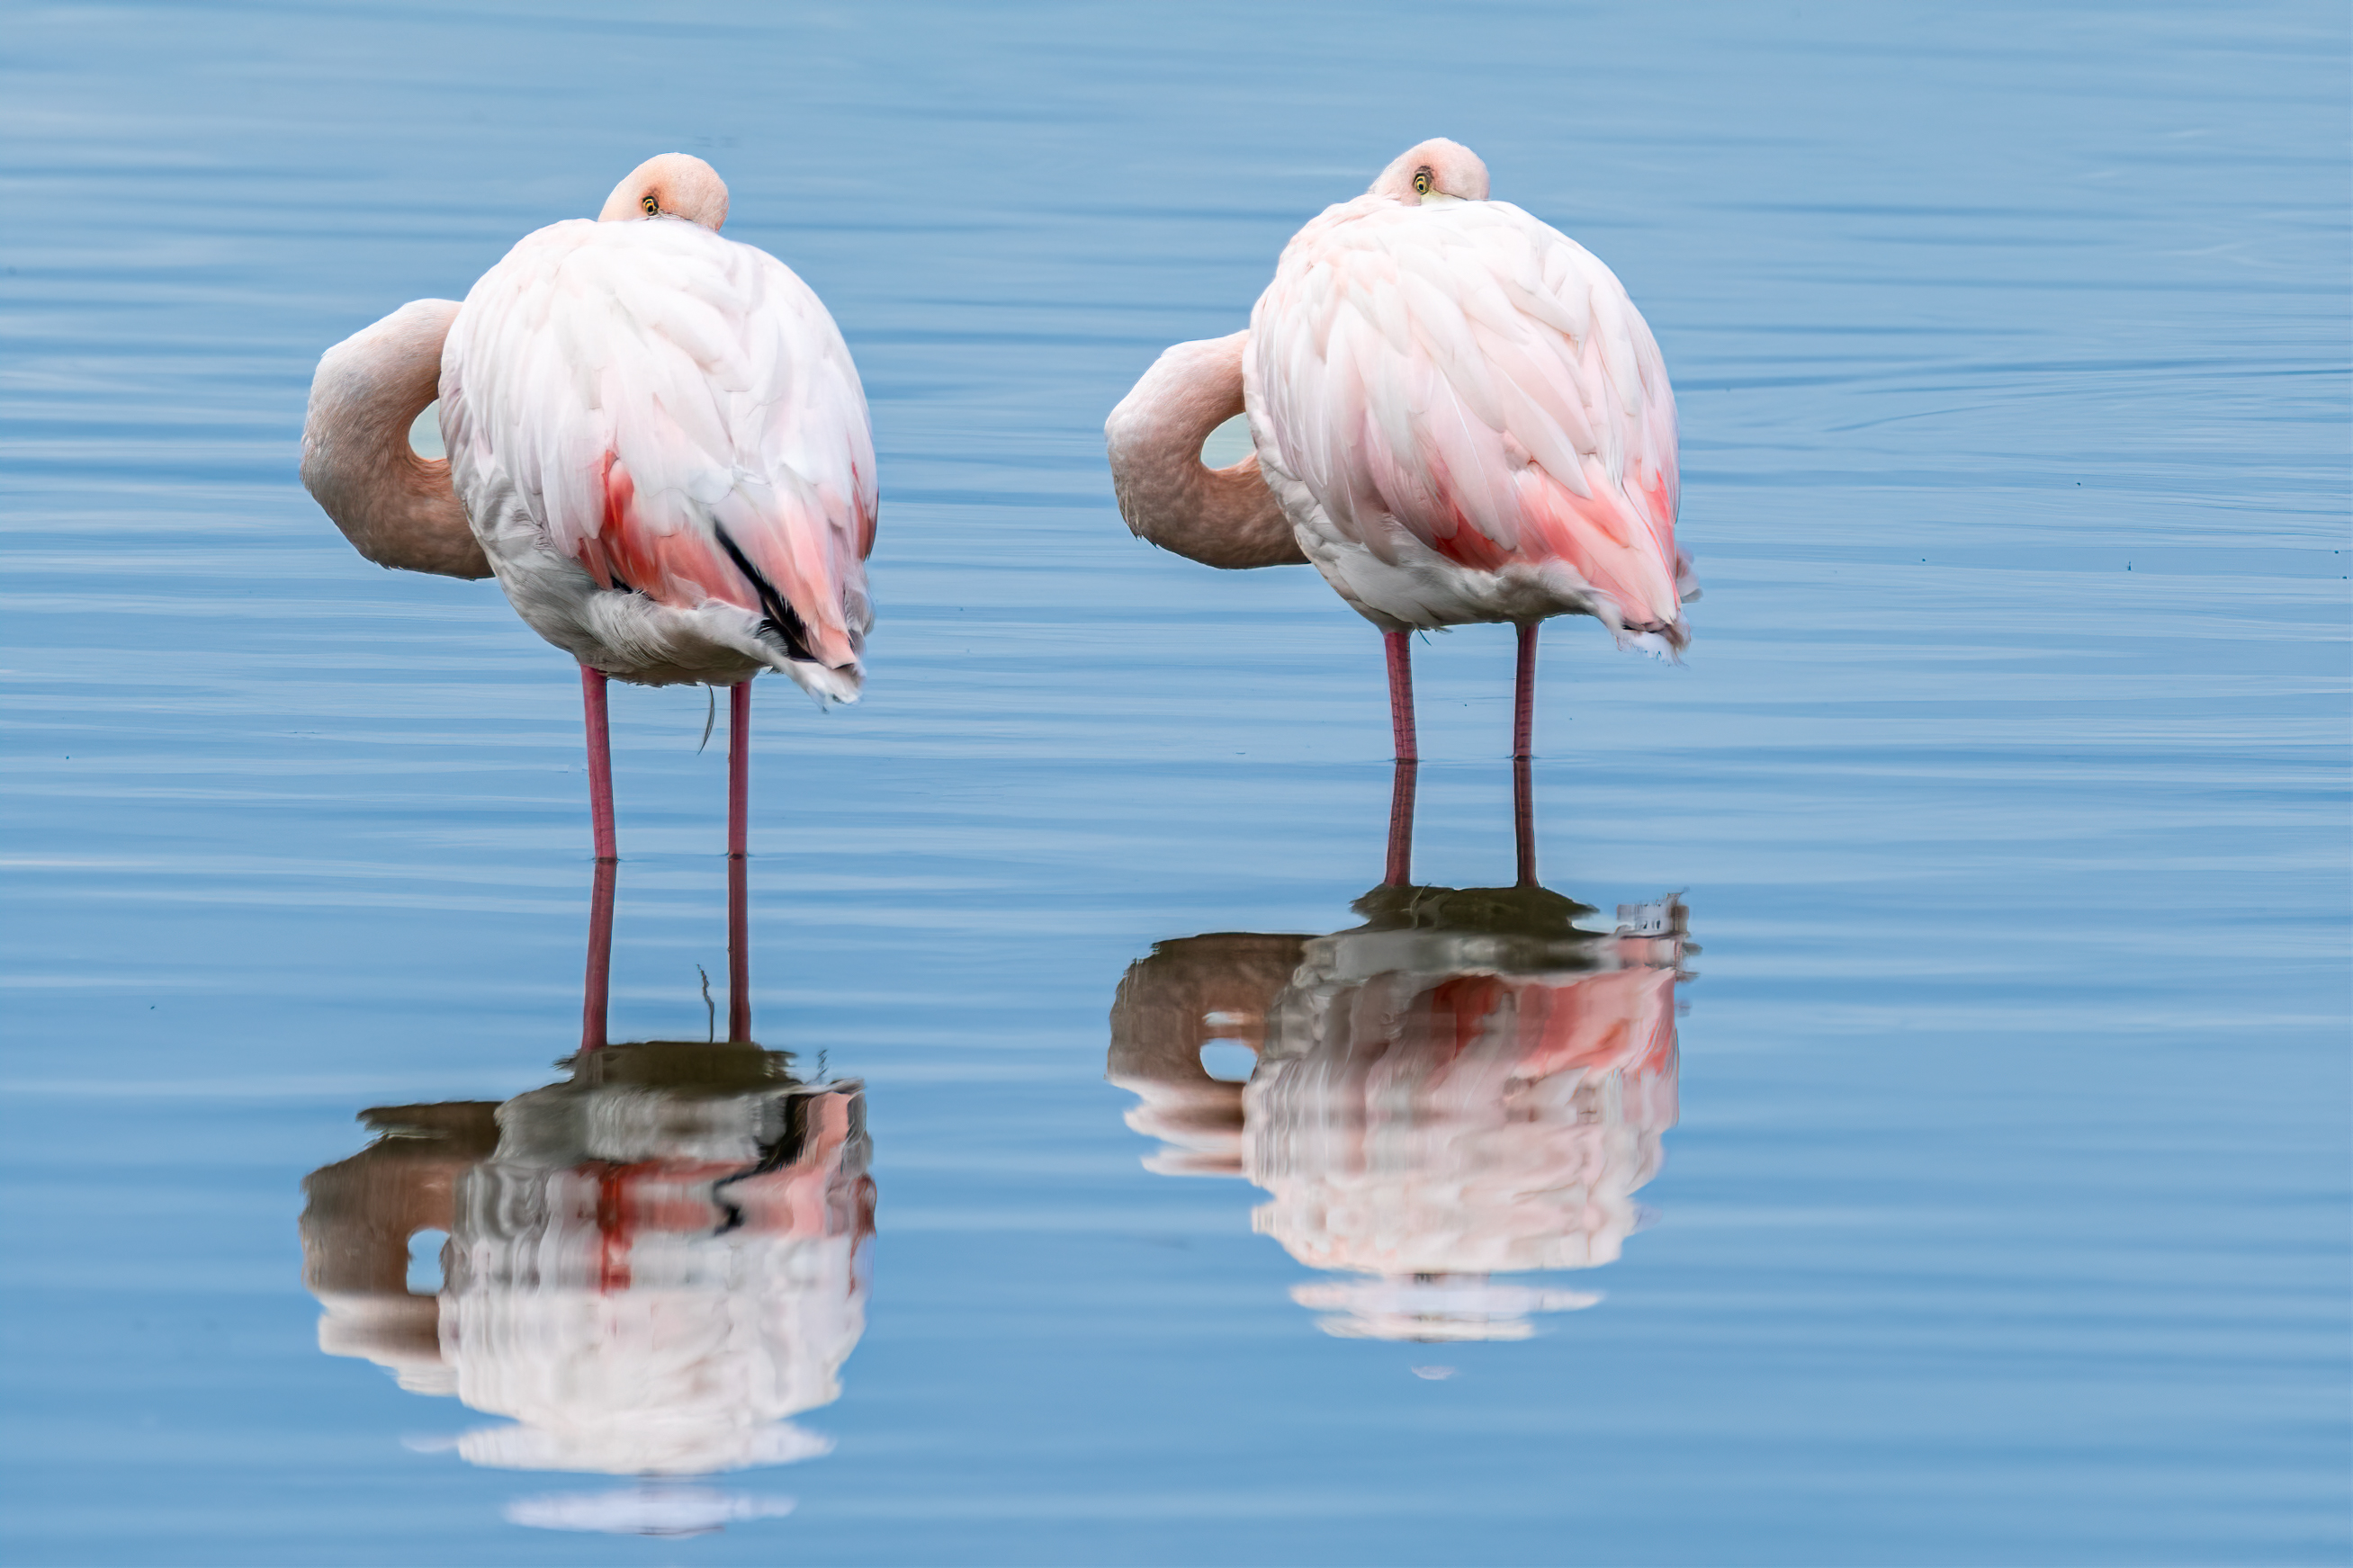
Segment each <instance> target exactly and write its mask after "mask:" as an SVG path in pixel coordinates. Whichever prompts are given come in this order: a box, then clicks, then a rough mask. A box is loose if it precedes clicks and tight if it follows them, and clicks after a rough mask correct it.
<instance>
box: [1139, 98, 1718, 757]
mask: <svg viewBox="0 0 2353 1568" xmlns="http://www.w3.org/2000/svg"><path fill="white" fill-rule="evenodd" d="M1244 412H1247V413H1248V414H1249V416H1250V439H1251V441H1252V443H1253V444H1254V445H1255V446H1256V447H1257V450H1256V452H1255V453H1254V454H1253V455H1252V456H1250V457H1249V458H1244V459H1243V460H1242V461H1240V462H1239V463H1237V464H1235V465H1233V466H1232V467H1230V468H1219V469H1214V470H1212V469H1210V468H1207V467H1206V466H1204V464H1203V463H1202V461H1201V456H1200V453H1201V442H1202V439H1203V437H1206V436H1208V433H1209V432H1210V431H1211V430H1212V429H1214V428H1215V427H1216V426H1218V425H1219V424H1220V423H1222V422H1223V421H1225V420H1227V419H1230V418H1231V417H1233V416H1235V415H1237V414H1240V413H1244ZM1104 434H1105V436H1106V437H1107V440H1108V445H1109V447H1110V453H1111V467H1112V477H1113V481H1114V483H1115V485H1116V488H1117V490H1118V495H1119V507H1120V511H1121V513H1122V515H1124V517H1125V518H1126V519H1127V523H1128V526H1129V527H1130V528H1131V529H1133V530H1134V531H1135V532H1136V533H1138V534H1139V535H1141V536H1142V537H1144V538H1145V539H1147V540H1149V541H1151V542H1153V543H1155V544H1157V545H1159V546H1161V547H1162V548H1163V549H1166V550H1172V551H1175V552H1176V553H1177V554H1180V555H1184V556H1187V557H1190V558H1191V559H1193V560H1195V561H1199V562H1202V563H1206V564H1208V565H1211V566H1221V567H1246V566H1278V565H1284V564H1289V563H1299V562H1312V563H1314V566H1315V568H1316V570H1317V571H1319V572H1321V573H1323V574H1324V581H1326V582H1328V583H1330V584H1332V586H1333V588H1334V589H1335V591H1337V592H1338V594H1339V595H1340V597H1342V598H1343V599H1345V600H1346V601H1347V602H1348V604H1349V605H1351V606H1352V607H1354V608H1355V609H1356V612H1357V613H1358V614H1360V615H1362V616H1364V617H1365V618H1366V620H1368V621H1370V622H1372V623H1373V625H1375V626H1378V627H1379V628H1380V630H1381V633H1382V636H1383V637H1384V639H1385V641H1386V644H1387V650H1388V677H1389V719H1390V726H1391V730H1392V732H1393V735H1394V738H1395V740H1396V744H1397V758H1398V761H1399V762H1401V763H1410V762H1412V761H1414V760H1415V758H1416V755H1417V752H1416V749H1415V745H1414V732H1413V671H1412V666H1411V662H1410V659H1411V655H1410V652H1409V647H1408V644H1407V641H1406V638H1407V637H1408V635H1409V633H1411V632H1414V631H1417V630H1428V629H1430V628H1433V627H1443V626H1461V625H1465V624H1468V623H1472V622H1479V621H1510V622H1512V623H1514V625H1515V626H1517V627H1518V628H1519V667H1518V675H1517V684H1516V689H1515V691H1514V699H1515V700H1514V706H1513V734H1512V754H1513V755H1514V757H1525V756H1527V755H1529V753H1530V751H1531V741H1532V738H1533V736H1532V731H1533V729H1534V710H1535V655H1536V631H1537V627H1538V626H1540V625H1541V623H1542V622H1543V621H1544V620H1545V619H1546V617H1547V616H1557V615H1587V616H1594V617H1595V618H1596V619H1598V620H1599V621H1600V622H1601V623H1602V624H1603V625H1604V626H1608V627H1609V630H1610V632H1611V633H1612V634H1613V635H1614V636H1615V637H1616V638H1617V640H1618V642H1619V643H1620V646H1622V647H1640V648H1642V649H1645V650H1647V651H1649V652H1651V653H1655V654H1660V655H1665V656H1672V654H1673V653H1674V652H1676V651H1677V650H1679V649H1681V648H1682V647H1683V646H1684V645H1685V644H1686V643H1687V642H1688V641H1689V640H1690V631H1689V629H1688V627H1687V626H1686V625H1685V623H1684V620H1683V609H1682V606H1683V602H1684V601H1685V600H1687V599H1691V598H1695V597H1697V596H1698V585H1697V584H1695V583H1694V581H1693V580H1692V577H1691V573H1690V562H1689V559H1688V558H1687V557H1686V556H1685V555H1684V554H1683V552H1682V551H1680V550H1678V549H1677V548H1676V547H1675V511H1676V506H1677V495H1678V479H1677V473H1676V466H1675V442H1676V433H1675V399H1674V393H1673V391H1672V389H1671V388H1669V386H1668V385H1667V371H1666V365H1665V363H1663V362H1662V360H1661V359H1660V357H1659V347H1658V344H1657V342H1655V341H1654V340H1653V339H1652V338H1651V330H1650V328H1649V327H1648V326H1647V325H1645V324H1644V322H1643V321H1642V318H1641V313H1640V312H1639V311H1637V310H1635V309H1634V306H1633V302H1632V301H1631V300H1629V299H1627V297H1626V290H1625V289H1624V287H1623V286H1621V285H1620V283H1619V281H1618V279H1617V277H1616V275H1615V274H1613V273H1612V272H1611V271H1610V270H1609V268H1607V267H1604V266H1603V265H1602V264H1601V263H1600V262H1599V260H1598V259H1596V258H1594V256H1593V255H1592V254H1591V253H1590V252H1589V251H1588V250H1586V249H1585V247H1582V246H1580V245H1578V244H1577V242H1576V241H1575V240H1572V239H1570V238H1569V237H1567V236H1566V235H1563V234H1562V233H1560V232H1559V231H1558V230H1556V229H1555V228H1552V227H1551V226H1548V225H1546V224H1544V223H1541V222H1539V221H1538V220H1536V219H1535V218H1534V217H1531V216H1528V215H1527V214H1526V213H1525V212H1523V211H1521V210H1520V209H1519V208H1518V207H1515V206H1513V205H1510V204H1509V203H1507V202H1494V201H1489V200H1488V199H1487V166H1486V165H1485V164H1484V163H1481V162H1480V161H1479V159H1478V157H1477V156H1476V155H1475V154H1473V153H1472V152H1471V150H1470V149H1469V148H1467V147H1463V146H1461V145H1459V144H1457V143H1455V142H1448V141H1445V140H1443V139H1440V140H1437V141H1430V142H1422V143H1421V144H1420V145H1419V146H1417V147H1414V148H1411V149H1409V151H1407V152H1406V153H1404V154H1403V155H1401V156H1400V157H1398V160H1397V161H1396V162H1395V163H1391V164H1390V165H1389V166H1388V168H1386V169H1384V170H1382V171H1381V176H1380V178H1379V179H1377V180H1375V181H1374V182H1373V184H1372V188H1371V189H1370V190H1368V191H1366V193H1365V194H1364V195H1361V196H1358V197H1357V198H1356V200H1354V201H1350V202H1342V203H1340V204H1339V205H1336V206H1332V207H1327V208H1325V209H1324V212H1323V214H1322V215H1321V216H1318V217H1316V218H1315V219H1314V221H1313V222H1311V223H1309V224H1308V225H1307V226H1306V227H1304V228H1303V229H1301V230H1300V231H1299V233H1298V234H1297V235H1296V236H1294V237H1293V239H1292V241H1291V243H1290V244H1289V245H1288V246H1286V247H1283V252H1282V259H1281V260H1280V261H1278V262H1277V263H1276V264H1275V271H1274V281H1273V282H1271V283H1270V284H1269V285H1267V289H1266V292H1265V293H1263V294H1261V295H1260V296H1259V300H1258V305H1257V307H1256V308H1255V309H1254V310H1251V312H1250V330H1249V331H1243V332H1236V333H1234V334H1233V335H1232V336H1230V337H1225V338H1219V339H1215V340H1212V341H1208V342H1190V343H1178V344H1177V345H1176V346H1175V347H1174V348H1171V349H1169V350H1168V351H1167V352H1166V353H1163V354H1162V355H1161V356H1160V358H1159V359H1158V361H1157V362H1155V363H1154V364H1153V366H1152V368H1151V369H1150V370H1148V371H1146V372H1145V374H1144V378H1143V379H1142V380H1140V381H1138V382H1137V383H1136V384H1135V386H1134V390H1133V391H1131V392H1130V393H1129V394H1128V395H1127V396H1126V397H1125V398H1124V399H1123V400H1122V401H1121V403H1120V405H1119V406H1118V407H1117V408H1115V409H1113V411H1112V415H1111V418H1110V420H1109V421H1108V423H1107V424H1106V425H1105V426H1104Z"/></svg>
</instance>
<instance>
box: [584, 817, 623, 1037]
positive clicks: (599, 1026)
mask: <svg viewBox="0 0 2353 1568" xmlns="http://www.w3.org/2000/svg"><path fill="white" fill-rule="evenodd" d="M619 869H620V867H619V865H618V864H617V862H615V861H613V860H609V859H606V860H599V861H597V862H596V884H595V887H594V889H593V890H592V891H591V892H590V893H589V895H588V980H587V984H586V986H585V987H584V988H583V993H582V996H581V1000H580V1048H581V1049H582V1050H584V1051H594V1050H601V1049H603V1048H604V1045H605V1004H606V1000H607V997H608V996H610V995H611V994H612V982H613V879H614V877H615V874H616V873H617V872H618V871H619Z"/></svg>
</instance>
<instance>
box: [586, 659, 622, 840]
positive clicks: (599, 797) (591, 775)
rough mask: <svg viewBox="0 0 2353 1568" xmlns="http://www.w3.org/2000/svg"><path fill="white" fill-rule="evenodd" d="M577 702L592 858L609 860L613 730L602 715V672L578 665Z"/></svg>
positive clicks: (611, 829)
mask: <svg viewBox="0 0 2353 1568" xmlns="http://www.w3.org/2000/svg"><path fill="white" fill-rule="evenodd" d="M580 706H581V708H582V710H584V712H585V714H586V718H587V721H588V821H589V825H590V827H591V830H592V831H593V832H594V833H595V835H596V858H597V859H599V860H613V859H617V858H619V853H618V851H617V850H616V849H615V848H614V847H613V731H612V727H611V725H610V724H609V723H608V722H607V720H606V717H605V672H604V671H603V670H601V669H591V668H588V667H587V666H586V665H585V664H584V665H582V666H581V667H580Z"/></svg>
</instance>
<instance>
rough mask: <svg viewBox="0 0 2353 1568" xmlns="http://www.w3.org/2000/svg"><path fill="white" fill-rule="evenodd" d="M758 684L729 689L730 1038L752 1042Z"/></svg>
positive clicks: (728, 880)
mask: <svg viewBox="0 0 2353 1568" xmlns="http://www.w3.org/2000/svg"><path fill="white" fill-rule="evenodd" d="M751 794H752V683H751V681H749V680H741V681H738V682H736V683H735V684H734V685H733V686H731V687H729V688H728V689H727V1037H728V1038H729V1039H731V1040H748V1039H750V1038H751V1037H752V919H751V908H750V905H751V891H750V885H749V884H750V880H751V879H750V875H749V868H748V866H747V865H746V864H745V858H744V857H745V854H746V842H747V840H748V839H749V837H750V829H749V822H750V816H751Z"/></svg>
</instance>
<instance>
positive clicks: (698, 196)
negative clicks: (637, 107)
mask: <svg viewBox="0 0 2353 1568" xmlns="http://www.w3.org/2000/svg"><path fill="white" fill-rule="evenodd" d="M649 217H682V218H684V219H686V220H687V221H688V222H689V223H699V224H701V225H702V226H703V227H705V228H707V229H712V230H714V231H715V230H716V229H717V228H718V227H719V226H720V225H721V224H723V223H725V222H726V221H727V182H726V181H724V180H723V179H721V178H720V177H719V171H718V170H716V169H714V168H712V166H711V165H710V164H708V163H704V162H703V161H702V159H700V158H698V157H695V156H694V155H693V154H692V153H662V154H660V155H659V156H658V157H653V158H649V159H647V160H646V161H645V162H644V163H640V164H638V166H637V167H636V168H634V169H632V170H630V171H629V175H628V178H627V179H625V180H623V181H622V182H621V183H620V184H617V185H615V186H614V187H613V194H612V195H609V196H607V197H606V198H605V208H604V210H603V211H602V212H599V213H598V214H597V215H596V221H597V222H598V223H628V222H631V221H633V220H635V219H638V218H649Z"/></svg>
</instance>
